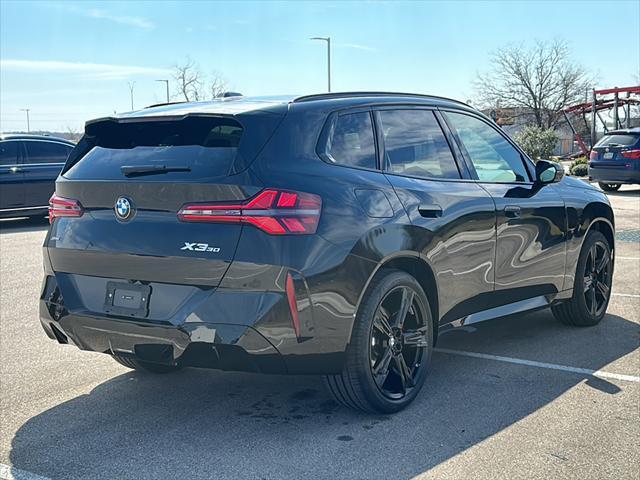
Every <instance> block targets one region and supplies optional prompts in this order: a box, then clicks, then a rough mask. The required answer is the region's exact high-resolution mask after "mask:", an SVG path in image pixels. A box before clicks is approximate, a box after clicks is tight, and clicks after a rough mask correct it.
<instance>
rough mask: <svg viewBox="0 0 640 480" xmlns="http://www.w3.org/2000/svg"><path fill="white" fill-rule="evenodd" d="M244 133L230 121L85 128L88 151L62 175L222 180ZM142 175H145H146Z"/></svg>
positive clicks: (215, 119) (209, 119)
mask: <svg viewBox="0 0 640 480" xmlns="http://www.w3.org/2000/svg"><path fill="white" fill-rule="evenodd" d="M243 132H244V130H243V127H242V126H241V125H240V123H238V122H237V121H236V120H234V119H232V118H222V117H191V118H186V119H183V120H179V121H143V122H131V123H118V122H113V121H106V122H104V123H103V124H99V125H94V126H93V127H91V126H90V127H89V128H88V132H87V134H88V135H89V137H90V138H89V140H90V142H91V144H92V147H91V148H90V150H89V151H88V152H87V153H86V154H85V155H84V156H83V157H82V158H81V159H80V160H79V161H78V162H76V163H75V164H74V165H73V166H72V167H71V168H70V169H69V170H68V171H67V172H66V173H65V174H64V175H65V177H67V178H71V179H84V180H87V179H99V180H122V179H124V178H125V172H130V171H132V170H133V171H136V170H139V172H138V173H135V174H131V175H129V176H131V177H137V178H140V179H142V178H145V177H146V175H147V174H150V173H152V172H153V170H154V169H166V173H164V174H163V175H162V176H161V177H158V176H153V177H149V178H150V179H155V180H162V181H172V180H202V179H204V178H211V177H223V176H227V175H229V173H230V169H231V167H232V165H233V162H234V160H235V158H236V155H237V154H238V149H239V146H240V142H241V141H242V138H243ZM145 170H146V171H147V172H146V173H145Z"/></svg>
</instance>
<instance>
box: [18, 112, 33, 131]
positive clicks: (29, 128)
mask: <svg viewBox="0 0 640 480" xmlns="http://www.w3.org/2000/svg"><path fill="white" fill-rule="evenodd" d="M30 110H31V109H30V108H21V109H20V111H21V112H27V133H30V132H31V126H30V125H29V111H30Z"/></svg>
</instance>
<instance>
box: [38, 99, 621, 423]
mask: <svg viewBox="0 0 640 480" xmlns="http://www.w3.org/2000/svg"><path fill="white" fill-rule="evenodd" d="M50 216H51V220H52V225H51V228H50V231H49V233H48V235H47V238H46V240H45V244H44V263H45V279H44V282H43V288H42V294H41V297H40V299H41V300H40V318H41V322H42V326H43V327H44V329H45V331H46V332H47V334H48V335H49V337H51V338H52V339H56V340H57V341H58V342H60V343H70V344H74V345H76V346H78V347H79V348H81V349H83V350H90V351H96V352H103V353H106V354H109V355H111V356H113V358H114V359H115V360H116V361H118V362H120V363H121V364H123V365H125V366H127V367H131V368H135V369H141V370H146V371H151V372H171V371H174V370H178V369H180V368H181V367H185V366H195V367H209V368H217V369H223V370H244V371H254V372H263V373H289V374H321V375H324V376H325V378H326V383H327V385H328V387H329V390H330V391H331V392H332V394H333V395H334V397H335V398H336V400H338V401H339V402H341V403H343V404H344V405H347V406H350V407H353V408H357V409H361V410H365V411H369V412H375V411H377V412H393V411H397V410H400V409H401V408H403V407H404V406H406V405H407V404H408V403H410V402H411V401H412V400H413V399H414V398H415V397H416V395H417V394H418V391H419V390H420V388H421V387H422V385H423V383H424V381H425V376H426V374H427V371H428V368H429V363H430V358H431V353H432V351H433V348H434V345H435V343H436V340H437V337H438V331H439V329H441V328H442V327H443V326H444V325H454V326H455V325H465V324H471V323H475V322H480V321H483V320H488V319H491V318H495V317H499V316H505V315H510V314H514V313H520V312H525V311H530V310H534V309H540V308H545V307H551V308H552V310H553V312H554V314H555V316H556V317H557V318H558V319H559V320H560V321H562V322H564V323H567V324H572V325H595V324H596V323H598V322H599V321H600V320H601V319H602V317H603V316H604V314H605V311H606V308H607V304H608V301H609V295H610V291H611V281H612V274H613V247H614V225H613V213H612V210H611V208H610V206H609V203H608V201H607V198H606V196H605V195H604V194H603V193H602V192H600V191H599V190H597V189H595V188H593V187H591V186H590V185H588V184H586V183H584V182H581V181H579V180H575V179H572V178H568V177H567V178H563V170H562V168H560V167H558V166H557V165H556V164H553V163H550V162H546V161H539V162H538V163H537V164H536V165H534V164H533V162H531V160H529V159H528V158H527V157H526V155H525V154H524V153H523V152H522V151H521V150H520V149H519V148H518V146H517V145H515V144H514V143H513V142H512V140H511V139H510V138H509V137H507V136H506V135H505V134H504V133H503V132H502V131H501V130H500V128H498V127H496V125H495V124H494V123H493V122H491V121H490V120H488V119H487V118H486V117H484V116H483V115H481V114H480V113H478V112H477V111H476V110H474V109H472V108H470V107H468V106H467V105H465V104H462V103H458V102H456V101H453V100H447V99H442V98H438V97H430V96H420V95H408V94H392V93H341V94H324V95H311V96H306V97H299V98H291V99H285V100H283V99H275V100H268V99H250V98H238V97H235V98H230V99H225V100H218V101H213V102H207V103H192V104H174V105H166V106H158V107H154V108H149V109H146V110H143V111H139V112H133V113H128V114H124V115H120V116H117V117H109V118H103V119H99V120H95V121H91V122H89V123H88V124H87V125H86V131H85V136H84V137H83V139H82V140H81V141H80V143H79V144H78V146H77V147H76V149H75V150H74V151H73V152H72V153H71V155H70V157H69V159H68V161H67V164H66V165H65V167H64V170H63V172H62V174H61V176H60V177H59V178H58V181H57V183H56V194H55V196H54V197H53V198H52V199H51V207H50Z"/></svg>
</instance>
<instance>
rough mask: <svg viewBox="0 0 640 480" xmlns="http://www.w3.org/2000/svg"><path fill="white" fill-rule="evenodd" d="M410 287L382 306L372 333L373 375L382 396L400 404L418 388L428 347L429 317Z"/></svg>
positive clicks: (390, 295)
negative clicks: (399, 401) (418, 378)
mask: <svg viewBox="0 0 640 480" xmlns="http://www.w3.org/2000/svg"><path fill="white" fill-rule="evenodd" d="M422 308H423V307H422V306H421V305H420V303H419V302H418V301H417V299H416V292H415V291H414V290H413V289H412V288H411V287H408V286H401V287H397V288H395V289H393V290H391V291H389V292H388V293H387V295H386V296H385V297H384V298H383V299H382V301H381V302H380V304H379V306H378V308H377V310H376V314H375V317H374V319H373V328H372V329H371V349H370V362H371V374H372V376H373V379H374V381H375V382H376V385H377V386H378V388H379V389H380V390H381V391H382V393H383V394H384V395H385V396H387V397H389V398H391V399H393V400H398V399H401V398H402V397H404V396H406V395H407V394H408V393H409V392H410V390H411V389H412V388H413V387H414V386H415V381H414V378H415V377H416V376H417V375H418V370H419V369H420V368H421V366H422V359H423V357H424V355H425V353H426V350H427V347H428V346H429V344H428V340H427V331H426V330H427V329H426V316H425V314H424V312H423V311H422Z"/></svg>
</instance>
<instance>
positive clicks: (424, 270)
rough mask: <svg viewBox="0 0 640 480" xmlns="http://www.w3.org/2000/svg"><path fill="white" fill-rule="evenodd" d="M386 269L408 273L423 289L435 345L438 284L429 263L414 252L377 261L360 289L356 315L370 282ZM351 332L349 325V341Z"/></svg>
mask: <svg viewBox="0 0 640 480" xmlns="http://www.w3.org/2000/svg"><path fill="white" fill-rule="evenodd" d="M386 269H393V270H399V271H402V272H405V273H408V274H409V275H411V276H412V277H414V278H415V279H416V280H417V281H418V283H419V284H420V286H421V287H422V289H423V290H424V293H425V294H426V295H427V299H428V300H429V307H430V309H431V321H432V324H433V344H434V345H435V344H436V341H437V339H438V326H439V319H440V314H439V307H438V285H437V283H436V279H435V275H434V274H433V269H432V268H431V266H430V265H429V263H428V262H427V261H426V260H424V259H422V258H421V257H419V256H418V255H417V254H415V253H412V252H405V253H401V254H398V255H395V256H392V257H389V258H386V259H384V260H383V261H381V262H380V263H378V265H377V267H376V268H375V269H374V270H373V272H372V273H371V275H370V276H369V278H368V280H367V282H366V284H365V286H364V288H363V289H362V293H361V294H360V297H359V298H358V303H357V305H356V315H357V312H358V310H359V309H360V304H361V303H362V299H363V298H364V295H365V294H366V292H367V290H368V289H369V286H370V285H371V282H372V281H373V280H374V279H375V278H376V277H377V276H379V275H382V274H383V271H384V270H386ZM352 334H353V325H352V326H351V332H350V334H349V342H350V341H351V335H352Z"/></svg>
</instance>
